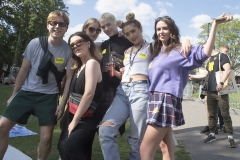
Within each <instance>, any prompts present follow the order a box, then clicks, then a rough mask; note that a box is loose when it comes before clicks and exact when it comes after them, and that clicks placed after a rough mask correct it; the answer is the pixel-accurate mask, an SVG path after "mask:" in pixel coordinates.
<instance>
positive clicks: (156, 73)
mask: <svg viewBox="0 0 240 160" xmlns="http://www.w3.org/2000/svg"><path fill="white" fill-rule="evenodd" d="M222 17H226V19H225V20H221V21H219V20H218V21H217V20H214V21H213V23H212V28H211V32H210V35H209V38H208V40H207V43H206V46H205V47H203V46H192V47H191V51H190V53H189V55H188V57H187V58H186V57H184V56H183V55H182V54H180V50H181V45H180V35H179V29H178V27H177V26H176V24H175V22H174V20H173V19H172V18H171V17H168V16H164V17H159V18H157V19H156V20H155V27H154V28H155V33H154V36H153V38H154V40H155V41H154V43H153V54H152V62H151V63H150V64H149V70H148V72H149V78H150V81H151V85H150V87H149V91H150V92H151V94H150V97H149V103H148V115H147V124H148V126H147V130H146V132H145V135H144V139H143V142H142V144H141V148H140V153H141V160H153V159H154V155H155V152H156V149H157V148H158V145H159V143H160V142H161V144H160V146H161V150H162V152H163V159H164V160H168V159H171V160H173V159H174V145H173V140H172V127H178V126H181V125H183V124H185V121H184V117H183V113H182V96H183V89H184V87H185V86H186V84H187V80H188V74H189V71H190V70H193V69H195V68H197V67H200V66H201V65H202V64H203V62H204V61H205V60H206V59H207V58H208V57H210V56H211V51H212V48H213V44H214V39H215V34H216V29H217V26H218V24H220V23H224V22H228V21H230V20H232V15H227V16H225V14H223V15H222ZM164 150H165V151H166V152H165V151H164Z"/></svg>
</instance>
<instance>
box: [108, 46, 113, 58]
mask: <svg viewBox="0 0 240 160" xmlns="http://www.w3.org/2000/svg"><path fill="white" fill-rule="evenodd" d="M108 53H109V61H110V62H112V50H111V42H110V41H109V44H108Z"/></svg>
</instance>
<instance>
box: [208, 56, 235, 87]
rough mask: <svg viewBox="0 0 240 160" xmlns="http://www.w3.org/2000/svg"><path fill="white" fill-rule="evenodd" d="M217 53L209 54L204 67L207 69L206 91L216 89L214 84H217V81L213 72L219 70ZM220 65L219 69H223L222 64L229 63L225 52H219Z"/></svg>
mask: <svg viewBox="0 0 240 160" xmlns="http://www.w3.org/2000/svg"><path fill="white" fill-rule="evenodd" d="M218 59H219V53H218V54H216V55H214V56H211V57H210V59H209V61H208V63H207V66H206V69H207V71H208V91H217V90H216V86H217V81H216V76H215V72H217V71H219V60H218ZM220 63H221V64H220V66H221V70H222V71H224V69H223V65H224V64H226V63H229V64H230V61H229V58H228V56H227V55H226V54H224V53H221V56H220Z"/></svg>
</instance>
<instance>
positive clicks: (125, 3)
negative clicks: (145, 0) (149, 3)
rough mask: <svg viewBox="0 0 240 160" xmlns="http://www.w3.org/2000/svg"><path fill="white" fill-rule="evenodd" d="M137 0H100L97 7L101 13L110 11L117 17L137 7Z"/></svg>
mask: <svg viewBox="0 0 240 160" xmlns="http://www.w3.org/2000/svg"><path fill="white" fill-rule="evenodd" d="M136 2H137V0H98V1H97V3H96V5H95V9H96V10H97V11H98V12H99V13H100V14H102V13H104V12H109V13H112V14H113V15H115V16H116V17H118V16H120V15H123V14H124V13H125V12H127V11H129V10H132V9H133V8H134V7H135V3H136Z"/></svg>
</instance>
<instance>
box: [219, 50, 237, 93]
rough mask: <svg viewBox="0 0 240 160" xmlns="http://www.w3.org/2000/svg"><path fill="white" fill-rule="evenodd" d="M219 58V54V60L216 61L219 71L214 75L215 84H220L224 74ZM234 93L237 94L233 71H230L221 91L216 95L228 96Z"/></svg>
mask: <svg viewBox="0 0 240 160" xmlns="http://www.w3.org/2000/svg"><path fill="white" fill-rule="evenodd" d="M220 57H221V53H220V54H219V59H218V60H219V71H217V72H216V73H215V76H216V81H217V84H219V83H220V81H221V77H222V76H223V75H224V72H225V71H222V70H221V64H220ZM234 92H238V88H237V84H236V80H235V74H234V71H233V70H231V72H230V74H229V76H228V78H227V80H226V81H225V82H224V85H223V89H222V90H221V91H220V92H218V95H224V94H229V93H234Z"/></svg>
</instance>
